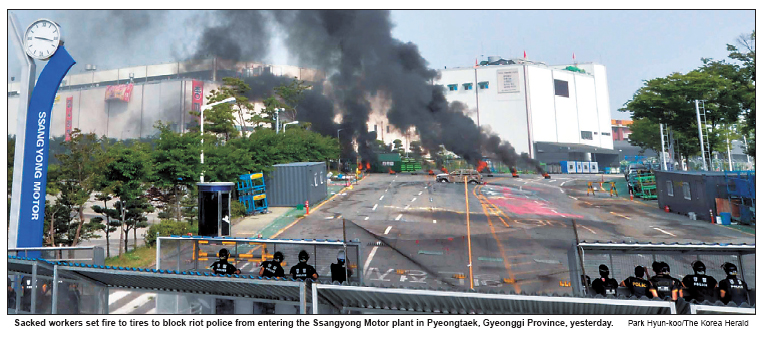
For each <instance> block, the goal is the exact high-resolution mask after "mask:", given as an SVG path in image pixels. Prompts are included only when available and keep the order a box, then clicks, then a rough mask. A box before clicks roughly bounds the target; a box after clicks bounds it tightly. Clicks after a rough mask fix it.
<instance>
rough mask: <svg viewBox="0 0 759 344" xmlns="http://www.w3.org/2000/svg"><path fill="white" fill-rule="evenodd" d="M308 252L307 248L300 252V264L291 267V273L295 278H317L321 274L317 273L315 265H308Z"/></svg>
mask: <svg viewBox="0 0 759 344" xmlns="http://www.w3.org/2000/svg"><path fill="white" fill-rule="evenodd" d="M307 262H308V252H306V251H305V250H302V251H300V253H298V264H296V265H294V266H293V267H292V268H290V275H292V277H293V279H301V280H306V279H309V278H312V279H317V278H319V274H318V273H316V269H314V267H313V266H311V265H308V263H307Z"/></svg>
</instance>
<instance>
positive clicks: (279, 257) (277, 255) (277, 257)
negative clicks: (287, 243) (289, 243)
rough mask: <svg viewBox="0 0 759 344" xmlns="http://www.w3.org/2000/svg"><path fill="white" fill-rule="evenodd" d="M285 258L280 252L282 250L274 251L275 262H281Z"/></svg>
mask: <svg viewBox="0 0 759 344" xmlns="http://www.w3.org/2000/svg"><path fill="white" fill-rule="evenodd" d="M284 260H285V255H284V254H282V252H279V251H277V252H274V261H275V262H277V263H282V262H283V261H284Z"/></svg>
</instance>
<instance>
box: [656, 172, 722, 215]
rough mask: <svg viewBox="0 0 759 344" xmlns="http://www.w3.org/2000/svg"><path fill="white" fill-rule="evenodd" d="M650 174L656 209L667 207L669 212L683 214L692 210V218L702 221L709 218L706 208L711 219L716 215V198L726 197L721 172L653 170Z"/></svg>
mask: <svg viewBox="0 0 759 344" xmlns="http://www.w3.org/2000/svg"><path fill="white" fill-rule="evenodd" d="M654 174H655V175H656V189H657V194H658V200H659V208H661V209H664V207H665V206H669V209H670V211H671V212H673V213H678V214H683V215H687V214H688V213H689V212H694V213H696V218H698V219H699V220H705V221H711V215H710V214H709V210H711V211H712V214H713V215H714V217H715V218H716V217H717V216H719V214H718V213H717V201H716V199H717V198H727V184H726V182H725V173H724V172H706V171H654ZM728 174H730V172H728ZM730 175H733V174H730Z"/></svg>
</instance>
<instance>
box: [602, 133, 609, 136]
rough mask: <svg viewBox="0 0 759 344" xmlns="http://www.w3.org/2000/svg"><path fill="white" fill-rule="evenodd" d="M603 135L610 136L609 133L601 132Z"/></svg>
mask: <svg viewBox="0 0 759 344" xmlns="http://www.w3.org/2000/svg"><path fill="white" fill-rule="evenodd" d="M601 135H603V136H611V133H601Z"/></svg>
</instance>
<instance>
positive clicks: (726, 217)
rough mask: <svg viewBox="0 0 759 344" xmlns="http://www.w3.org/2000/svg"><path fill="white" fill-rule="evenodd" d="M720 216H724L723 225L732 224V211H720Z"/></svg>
mask: <svg viewBox="0 0 759 344" xmlns="http://www.w3.org/2000/svg"><path fill="white" fill-rule="evenodd" d="M719 217H721V218H722V224H723V225H730V222H731V220H732V215H731V214H730V213H719Z"/></svg>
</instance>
